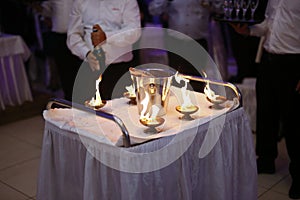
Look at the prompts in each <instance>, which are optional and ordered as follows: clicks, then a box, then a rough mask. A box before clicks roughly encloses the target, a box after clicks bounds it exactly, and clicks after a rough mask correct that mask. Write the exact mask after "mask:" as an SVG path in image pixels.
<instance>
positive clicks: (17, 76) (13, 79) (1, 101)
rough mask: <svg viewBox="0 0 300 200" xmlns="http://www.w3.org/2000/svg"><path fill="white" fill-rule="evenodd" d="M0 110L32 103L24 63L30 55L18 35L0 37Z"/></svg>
mask: <svg viewBox="0 0 300 200" xmlns="http://www.w3.org/2000/svg"><path fill="white" fill-rule="evenodd" d="M0 48H1V50H0V110H4V109H5V107H6V106H16V105H21V104H22V103H23V102H25V101H32V100H33V98H32V94H31V89H30V86H29V82H28V77H27V73H26V69H25V65H24V62H25V61H27V60H28V59H29V57H30V55H31V52H30V50H29V48H28V47H27V45H26V43H25V42H24V40H23V39H22V37H21V36H19V35H8V34H2V35H1V36H0Z"/></svg>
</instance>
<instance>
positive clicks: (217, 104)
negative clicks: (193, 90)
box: [206, 96, 227, 110]
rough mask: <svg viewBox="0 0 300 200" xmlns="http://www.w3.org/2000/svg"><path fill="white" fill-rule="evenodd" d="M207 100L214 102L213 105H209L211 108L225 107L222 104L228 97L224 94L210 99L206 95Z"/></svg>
mask: <svg viewBox="0 0 300 200" xmlns="http://www.w3.org/2000/svg"><path fill="white" fill-rule="evenodd" d="M206 98H207V100H208V101H209V102H210V103H212V104H213V105H211V106H209V108H211V109H217V110H220V109H223V108H224V107H223V106H222V105H221V104H222V103H224V102H225V101H227V99H226V97H224V96H217V97H216V98H215V99H210V98H208V97H206Z"/></svg>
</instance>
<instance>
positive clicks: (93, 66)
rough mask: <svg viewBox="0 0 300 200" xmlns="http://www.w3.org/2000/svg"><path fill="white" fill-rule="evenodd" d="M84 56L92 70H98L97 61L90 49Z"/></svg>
mask: <svg viewBox="0 0 300 200" xmlns="http://www.w3.org/2000/svg"><path fill="white" fill-rule="evenodd" d="M86 58H87V61H88V63H89V65H90V68H91V69H92V71H95V70H100V65H99V61H98V60H97V58H96V56H95V55H94V54H93V52H92V51H89V52H88V54H87V56H86Z"/></svg>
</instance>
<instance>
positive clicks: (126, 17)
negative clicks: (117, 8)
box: [105, 0, 141, 47]
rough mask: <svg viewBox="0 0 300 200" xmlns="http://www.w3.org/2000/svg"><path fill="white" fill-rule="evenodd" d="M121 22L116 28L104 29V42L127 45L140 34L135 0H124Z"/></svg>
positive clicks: (121, 45) (138, 13) (137, 8)
mask: <svg viewBox="0 0 300 200" xmlns="http://www.w3.org/2000/svg"><path fill="white" fill-rule="evenodd" d="M125 1H126V2H125V7H124V10H123V19H122V21H123V23H122V25H121V27H120V29H118V30H112V31H106V32H105V34H106V38H107V40H106V43H107V44H108V45H109V44H112V45H115V46H120V47H124V46H128V45H132V44H133V43H135V42H136V41H137V40H138V39H139V38H140V36H141V18H140V10H139V7H138V4H137V1H136V0H125Z"/></svg>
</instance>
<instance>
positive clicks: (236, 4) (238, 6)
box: [234, 0, 241, 19]
mask: <svg viewBox="0 0 300 200" xmlns="http://www.w3.org/2000/svg"><path fill="white" fill-rule="evenodd" d="M234 9H235V18H237V19H238V18H239V13H240V9H241V0H235V1H234Z"/></svg>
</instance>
